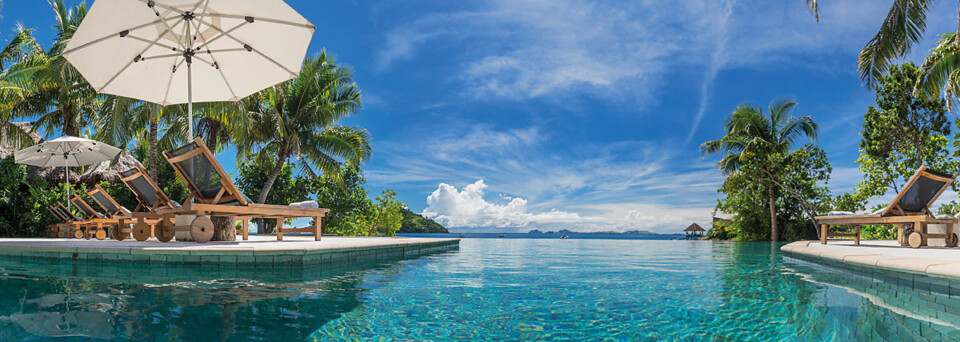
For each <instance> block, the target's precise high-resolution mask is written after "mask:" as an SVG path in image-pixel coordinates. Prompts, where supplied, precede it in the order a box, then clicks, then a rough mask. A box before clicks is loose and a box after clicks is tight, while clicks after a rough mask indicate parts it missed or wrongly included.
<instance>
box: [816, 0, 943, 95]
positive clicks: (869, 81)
mask: <svg viewBox="0 0 960 342" xmlns="http://www.w3.org/2000/svg"><path fill="white" fill-rule="evenodd" d="M806 1H807V6H809V7H810V10H811V11H813V13H814V15H816V16H817V21H819V20H820V18H819V8H818V5H817V0H806ZM933 3H934V1H933V0H894V1H893V6H891V7H890V11H889V12H888V13H887V17H886V18H885V19H884V21H883V23H882V24H881V25H880V30H879V31H877V34H876V35H874V36H873V38H871V39H870V41H869V42H867V45H866V46H864V47H863V49H861V50H860V58H859V63H858V64H859V65H858V70H859V72H860V80H861V81H863V82H864V83H865V84H866V85H867V86H868V87H873V86H874V85H875V84H876V83H877V82H878V81H879V80H880V78H881V77H883V75H885V74H886V73H887V71H888V70H889V69H890V65H891V63H892V62H893V61H894V60H895V59H897V58H901V57H904V56H906V55H907V53H909V52H910V49H911V48H912V47H913V45H914V44H916V43H918V42H919V41H920V40H921V39H923V36H924V33H925V32H926V29H927V14H928V12H929V11H930V7H931V6H932V5H933ZM958 6H960V5H958ZM957 15H958V19H957V30H958V31H960V9H958V11H957ZM941 37H942V38H941V39H940V42H939V44H938V45H937V47H936V48H934V49H933V51H932V53H931V54H930V56H928V57H927V58H926V60H925V61H924V63H923V66H921V68H920V72H921V74H920V77H919V78H918V79H917V84H916V86H915V89H914V91H915V92H918V93H924V94H927V95H929V96H940V95H943V97H944V100H946V101H947V108H948V109H949V110H950V111H951V112H952V111H954V107H955V106H956V102H957V100H958V95H960V56H958V52H960V35H957V34H956V33H946V34H943V35H941Z"/></svg>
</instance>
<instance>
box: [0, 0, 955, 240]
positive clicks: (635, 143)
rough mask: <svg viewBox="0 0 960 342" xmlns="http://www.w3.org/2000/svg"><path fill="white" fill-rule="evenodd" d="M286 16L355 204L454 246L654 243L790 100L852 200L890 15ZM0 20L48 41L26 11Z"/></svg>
mask: <svg viewBox="0 0 960 342" xmlns="http://www.w3.org/2000/svg"><path fill="white" fill-rule="evenodd" d="M69 2H70V1H69V0H68V3H69ZM287 2H288V3H289V4H290V5H291V6H292V7H293V8H295V9H297V10H298V11H299V12H300V13H301V14H303V15H304V16H305V17H306V18H307V19H309V20H310V21H311V22H313V23H314V24H315V25H316V26H317V27H318V29H317V31H316V34H315V36H314V40H313V42H312V45H311V48H310V51H311V53H312V54H315V53H317V52H319V51H320V50H321V49H323V48H326V49H327V51H328V52H329V53H331V54H333V55H334V56H336V57H337V59H338V60H339V61H340V62H341V63H343V64H347V65H350V66H352V67H353V68H354V70H355V72H356V76H357V77H356V79H357V82H358V84H359V85H360V87H361V88H362V89H363V91H364V109H363V110H362V111H361V112H360V114H359V115H358V116H356V117H354V118H350V119H348V120H347V121H346V122H345V123H346V124H350V125H359V126H362V127H365V128H367V129H369V130H370V132H371V134H372V136H373V138H374V141H373V146H374V148H375V152H374V157H373V159H372V160H371V161H370V163H369V164H367V165H366V167H365V170H366V175H367V178H368V181H369V185H370V188H371V190H372V192H379V191H380V189H382V188H385V187H390V188H394V189H396V190H398V191H399V193H400V198H401V199H402V200H403V201H405V202H406V203H407V204H408V205H409V206H410V208H411V209H412V210H414V211H416V212H423V213H425V214H427V215H428V216H431V217H435V218H436V219H437V220H438V221H440V222H441V223H443V224H445V225H447V226H448V227H452V228H454V230H458V231H527V230H530V229H534V228H538V229H541V230H556V229H563V228H569V229H575V230H629V229H646V230H652V231H656V232H678V231H680V230H682V229H683V228H685V227H686V225H689V224H690V223H691V222H699V223H701V224H707V223H709V220H710V217H711V213H712V210H713V205H714V204H715V202H716V199H717V197H718V194H717V193H716V189H717V187H718V186H719V185H720V183H721V181H722V176H721V174H720V173H719V172H718V171H717V170H716V169H715V168H714V166H713V163H714V162H715V161H716V159H715V158H712V157H711V158H706V159H704V158H702V157H701V155H700V153H699V150H698V146H699V144H700V143H702V142H704V141H707V140H712V139H716V138H718V137H719V136H720V135H721V134H722V132H721V125H722V122H723V120H724V119H725V118H726V117H727V115H728V114H729V113H730V112H731V111H732V110H733V109H734V107H735V106H736V105H737V104H739V103H742V102H753V103H756V104H760V105H764V106H765V105H766V104H767V103H769V102H770V101H771V100H772V99H774V98H776V97H779V96H790V97H793V98H795V99H796V100H797V101H798V102H799V103H800V106H799V112H800V113H801V114H803V115H811V116H813V117H814V118H815V120H816V121H817V122H818V123H819V124H820V126H821V130H820V138H819V140H818V143H819V144H820V145H821V147H822V148H823V149H824V150H826V152H827V153H828V156H829V158H830V161H831V163H832V164H833V167H834V174H833V180H832V181H831V182H830V184H829V185H830V188H831V189H832V190H833V191H835V192H844V191H850V190H852V189H853V186H854V184H855V183H856V182H857V181H858V180H859V179H860V174H859V171H857V169H856V163H855V160H856V157H857V154H858V151H857V147H858V144H859V136H858V133H859V131H860V125H861V124H862V115H863V113H864V112H865V111H866V108H867V106H869V105H871V104H873V97H874V95H873V93H872V91H869V90H868V89H866V88H865V87H863V86H862V85H861V83H860V81H859V79H858V77H857V72H856V63H857V56H858V54H859V50H860V48H861V47H862V46H863V45H864V43H866V42H867V41H868V40H869V38H870V37H871V36H872V34H873V33H875V30H876V28H877V27H878V26H879V25H880V22H881V20H882V18H883V17H884V15H885V14H886V11H887V10H888V9H889V6H890V4H891V1H876V0H847V1H822V3H821V14H820V23H816V22H815V21H814V18H813V16H812V15H810V14H809V13H808V12H807V10H806V8H805V6H804V1H802V0H794V1H763V0H752V1H728V0H688V1H679V2H672V1H653V0H645V1H603V2H594V1H577V0H549V1H546V0H531V1H527V0H484V1H439V0H436V1H431V0H427V1H345V0H331V1H322V2H318V1H312V0H289V1H287ZM931 13H932V16H931V18H930V19H929V23H928V27H929V28H928V31H927V32H928V33H929V34H928V38H929V39H927V40H926V41H924V42H923V43H922V44H921V45H920V46H919V47H917V48H916V49H914V51H913V52H912V53H911V55H910V56H909V57H908V58H907V59H908V60H913V61H915V62H917V63H920V62H921V61H922V57H923V56H924V55H925V52H926V51H927V50H928V49H929V48H931V47H932V46H933V44H934V41H935V34H936V33H941V32H948V31H951V30H954V31H955V30H956V16H955V15H956V7H955V4H954V3H951V2H938V3H937V4H936V7H935V8H934V10H933V11H931ZM2 16H3V17H2V21H0V24H2V26H0V27H2V29H3V30H6V31H7V32H10V31H11V30H12V28H13V27H14V25H15V24H16V23H17V22H22V23H23V24H24V25H26V26H27V27H32V28H36V30H37V31H36V32H37V36H38V37H39V39H40V40H41V43H43V44H44V45H45V46H49V43H50V41H52V39H53V31H52V29H51V28H50V26H51V25H52V24H53V16H52V11H51V10H50V8H49V6H48V5H47V4H46V2H45V1H39V0H30V1H23V0H13V1H10V0H8V1H6V2H5V3H4V8H3V12H2ZM231 154H232V153H231V152H229V151H228V152H227V153H225V154H224V155H222V156H221V158H222V161H223V164H225V165H228V166H230V165H231V164H233V156H232V155H231ZM943 198H946V199H948V200H949V199H952V198H956V194H952V193H950V194H945V195H944V197H943ZM879 201H882V199H879Z"/></svg>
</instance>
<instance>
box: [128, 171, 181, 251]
mask: <svg viewBox="0 0 960 342" xmlns="http://www.w3.org/2000/svg"><path fill="white" fill-rule="evenodd" d="M120 180H121V181H123V184H126V185H127V187H128V188H130V191H131V192H133V194H134V195H135V196H136V197H137V202H139V203H138V204H137V207H136V208H134V209H133V212H130V213H128V214H127V215H125V217H124V218H123V219H126V218H129V219H131V220H135V221H137V223H136V224H134V226H133V238H134V239H136V240H137V241H141V242H142V241H147V239H149V238H150V237H153V236H155V232H154V230H155V227H156V223H157V222H159V221H160V219H161V218H163V216H162V215H160V214H159V213H157V210H159V209H174V208H178V207H180V203H177V202H175V201H173V200H171V199H170V198H169V197H167V194H165V193H163V190H161V189H160V186H159V185H157V183H156V182H154V181H153V178H150V175H149V174H147V171H146V170H144V169H143V167H142V166H140V165H136V167H134V168H132V169H130V170H127V171H123V172H121V173H120ZM141 209H143V210H146V211H141ZM121 230H122V231H121V232H119V234H120V235H121V236H124V237H125V236H126V234H129V232H126V231H124V229H121ZM171 238H172V237H171ZM161 241H162V240H161ZM168 241H170V240H167V241H162V242H168Z"/></svg>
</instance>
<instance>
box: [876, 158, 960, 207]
mask: <svg viewBox="0 0 960 342" xmlns="http://www.w3.org/2000/svg"><path fill="white" fill-rule="evenodd" d="M956 179H957V176H956V175H951V174H946V173H942V172H937V171H934V170H931V169H928V168H927V166H926V165H923V166H920V169H918V170H917V172H916V173H915V174H914V175H913V177H910V180H909V181H907V184H906V185H904V187H903V189H902V190H900V193H898V194H897V196H896V197H894V199H893V201H892V202H890V205H888V206H887V208H886V209H885V210H884V211H883V213H882V214H881V215H882V216H897V215H908V214H917V213H921V214H929V215H931V216H932V215H933V213H932V212H931V211H930V206H931V205H933V203H934V202H936V201H937V198H939V197H940V194H942V193H943V192H944V191H946V190H947V189H948V188H950V185H951V184H953V182H954V180H956Z"/></svg>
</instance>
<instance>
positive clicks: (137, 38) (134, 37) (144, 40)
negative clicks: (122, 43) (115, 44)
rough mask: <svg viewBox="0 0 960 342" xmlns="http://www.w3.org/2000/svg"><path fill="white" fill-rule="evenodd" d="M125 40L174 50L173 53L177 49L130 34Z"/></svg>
mask: <svg viewBox="0 0 960 342" xmlns="http://www.w3.org/2000/svg"><path fill="white" fill-rule="evenodd" d="M126 38H132V39H134V40H139V41H141V42H144V43H147V44H153V45H156V46H159V47H163V48H166V49H168V50H174V51H176V50H177V49H179V48H177V47H173V46H170V45H167V44H163V43H160V42H159V41H157V42H151V41H150V40H149V39H146V38H140V37H137V36H134V35H130V34H128V35H127V37H126Z"/></svg>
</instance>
